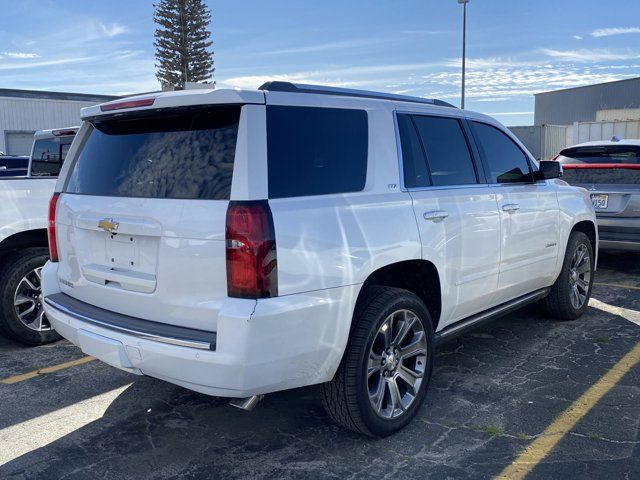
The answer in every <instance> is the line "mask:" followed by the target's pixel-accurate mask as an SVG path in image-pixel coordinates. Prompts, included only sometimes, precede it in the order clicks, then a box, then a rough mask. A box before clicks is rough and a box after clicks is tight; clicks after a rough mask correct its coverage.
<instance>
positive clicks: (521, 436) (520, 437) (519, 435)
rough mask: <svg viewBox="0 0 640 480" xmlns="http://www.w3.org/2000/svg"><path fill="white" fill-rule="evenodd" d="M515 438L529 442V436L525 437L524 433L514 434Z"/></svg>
mask: <svg viewBox="0 0 640 480" xmlns="http://www.w3.org/2000/svg"><path fill="white" fill-rule="evenodd" d="M516 438H517V439H518V440H529V436H528V435H526V434H524V433H522V432H518V433H517V434H516Z"/></svg>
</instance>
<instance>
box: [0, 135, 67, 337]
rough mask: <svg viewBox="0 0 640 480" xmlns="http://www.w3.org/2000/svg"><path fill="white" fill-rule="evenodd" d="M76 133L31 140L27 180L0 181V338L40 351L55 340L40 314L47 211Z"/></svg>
mask: <svg viewBox="0 0 640 480" xmlns="http://www.w3.org/2000/svg"><path fill="white" fill-rule="evenodd" d="M77 130H78V127H70V128H59V129H54V130H40V131H38V132H36V133H35V135H34V142H33V147H32V150H31V157H30V158H29V163H28V166H27V175H26V176H22V177H15V178H0V334H3V335H6V336H9V337H11V338H13V339H14V340H18V341H20V342H23V343H26V344H29V345H41V344H43V343H48V342H52V341H54V340H57V339H59V338H60V337H59V336H58V335H57V334H56V332H54V331H53V329H52V328H51V324H50V323H49V321H48V320H47V317H46V315H45V314H44V309H43V308H42V295H41V288H40V271H41V270H42V267H43V265H44V264H45V262H46V261H47V258H48V257H49V251H48V250H47V206H48V205H49V199H50V198H51V194H52V193H53V191H54V188H55V185H56V179H57V177H58V172H59V171H60V168H61V166H62V163H63V161H64V158H65V155H66V153H67V151H68V149H69V147H70V146H71V142H72V141H73V137H74V136H75V134H76V132H77Z"/></svg>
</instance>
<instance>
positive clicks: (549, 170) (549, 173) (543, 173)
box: [536, 160, 562, 180]
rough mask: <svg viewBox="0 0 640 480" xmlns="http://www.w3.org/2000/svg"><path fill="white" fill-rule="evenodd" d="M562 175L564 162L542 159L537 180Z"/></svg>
mask: <svg viewBox="0 0 640 480" xmlns="http://www.w3.org/2000/svg"><path fill="white" fill-rule="evenodd" d="M560 177H562V164H561V163H560V162H556V161H554V160H540V165H539V171H538V172H536V180H551V179H552V178H560Z"/></svg>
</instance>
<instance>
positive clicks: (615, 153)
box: [558, 145, 640, 164]
mask: <svg viewBox="0 0 640 480" xmlns="http://www.w3.org/2000/svg"><path fill="white" fill-rule="evenodd" d="M558 160H559V161H561V162H562V163H630V164H638V163H640V146H635V145H602V146H600V145H598V146H589V147H572V148H566V149H564V150H562V151H561V152H560V157H559V158H558Z"/></svg>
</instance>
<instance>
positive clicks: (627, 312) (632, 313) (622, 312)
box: [589, 297, 640, 325]
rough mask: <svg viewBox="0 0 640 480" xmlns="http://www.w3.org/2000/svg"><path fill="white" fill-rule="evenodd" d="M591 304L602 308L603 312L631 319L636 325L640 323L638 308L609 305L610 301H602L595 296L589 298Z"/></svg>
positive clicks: (599, 308)
mask: <svg viewBox="0 0 640 480" xmlns="http://www.w3.org/2000/svg"><path fill="white" fill-rule="evenodd" d="M589 306H590V307H593V308H597V309H598V310H602V311H603V312H607V313H611V314H612V315H618V316H619V317H622V318H624V319H625V320H629V321H630V322H632V323H635V324H636V325H640V312H639V311H637V310H631V309H629V308H622V307H616V306H613V305H609V304H608V303H604V302H601V301H600V300H598V299H596V298H593V297H591V300H589Z"/></svg>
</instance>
